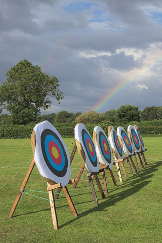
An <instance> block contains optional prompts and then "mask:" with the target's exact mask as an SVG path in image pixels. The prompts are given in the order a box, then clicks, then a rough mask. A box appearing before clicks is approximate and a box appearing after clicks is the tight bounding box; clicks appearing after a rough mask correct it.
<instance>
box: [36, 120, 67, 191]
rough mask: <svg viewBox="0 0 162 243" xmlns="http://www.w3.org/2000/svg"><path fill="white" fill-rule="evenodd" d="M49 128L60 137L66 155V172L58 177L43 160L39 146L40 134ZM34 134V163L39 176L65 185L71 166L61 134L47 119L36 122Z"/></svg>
mask: <svg viewBox="0 0 162 243" xmlns="http://www.w3.org/2000/svg"><path fill="white" fill-rule="evenodd" d="M46 129H49V130H51V131H53V132H54V133H55V134H56V135H57V136H58V137H59V139H60V141H61V142H62V145H63V147H64V149H65V152H66V155H67V160H68V167H67V172H66V174H65V175H64V176H63V177H58V176H57V175H55V174H54V173H53V172H52V171H51V170H50V169H49V168H48V166H47V165H46V162H45V161H44V157H43V153H42V148H41V134H42V132H43V131H44V130H46ZM33 130H34V132H35V135H36V146H35V152H34V160H35V163H36V166H37V168H38V171H39V173H40V175H41V176H43V177H45V178H47V179H50V180H52V181H54V182H56V183H60V184H61V185H62V186H66V185H67V184H68V182H69V180H70V176H71V168H70V159H69V154H68V151H67V148H66V144H65V143H64V141H63V139H62V137H61V135H60V134H59V132H58V131H57V129H56V128H55V127H54V126H53V125H52V124H51V123H50V122H48V121H43V122H40V123H38V124H37V125H36V126H35V127H34V128H33Z"/></svg>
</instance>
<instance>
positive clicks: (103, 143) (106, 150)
mask: <svg viewBox="0 0 162 243" xmlns="http://www.w3.org/2000/svg"><path fill="white" fill-rule="evenodd" d="M99 145H100V148H101V153H102V155H103V157H104V159H105V160H106V161H107V162H108V163H109V164H110V163H111V149H110V145H109V143H108V141H107V138H106V136H105V134H104V133H103V132H101V131H100V132H99Z"/></svg>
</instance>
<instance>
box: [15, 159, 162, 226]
mask: <svg viewBox="0 0 162 243" xmlns="http://www.w3.org/2000/svg"><path fill="white" fill-rule="evenodd" d="M159 166H162V161H157V162H155V163H153V164H151V163H150V164H149V165H148V166H147V167H146V168H145V170H143V171H142V173H141V174H140V175H138V176H132V177H131V178H129V179H128V180H127V181H126V182H125V183H124V184H123V185H120V186H118V187H116V188H115V190H111V192H114V191H117V190H121V189H122V191H121V192H118V193H115V194H113V195H111V196H110V197H109V198H107V199H105V200H104V201H103V202H101V203H100V204H99V207H93V208H91V209H89V210H87V211H85V212H83V213H80V214H79V215H78V217H76V218H74V219H72V220H70V221H68V222H66V223H64V224H62V225H61V226H60V228H62V227H64V226H66V225H69V224H70V223H72V222H74V221H76V220H78V219H79V218H81V217H85V216H87V215H88V214H89V213H92V212H94V211H104V209H105V208H107V207H109V206H112V205H114V204H115V203H117V202H119V201H121V200H123V199H125V198H127V197H129V196H131V195H133V194H134V193H137V192H138V191H139V190H141V189H142V188H143V187H145V186H147V185H148V184H149V183H150V182H151V180H150V179H151V177H152V176H153V175H154V174H153V173H154V172H155V171H156V170H157V168H158V167H159ZM148 179H149V180H148ZM125 187H131V188H128V189H126V190H123V189H124V188H125ZM76 190H77V189H76ZM83 194H90V193H83V192H82V193H80V194H78V196H79V195H83ZM75 196H76V195H75ZM90 196H91V195H90ZM72 197H73V196H72ZM89 202H91V201H89V200H87V201H83V202H79V203H75V205H79V204H84V203H89ZM65 206H67V205H63V206H59V207H57V208H62V207H65ZM42 211H50V208H45V209H41V210H37V211H32V212H26V213H22V214H18V215H15V216H13V218H15V217H18V216H23V215H28V214H35V213H39V212H42Z"/></svg>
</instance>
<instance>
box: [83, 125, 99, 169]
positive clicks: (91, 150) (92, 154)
mask: <svg viewBox="0 0 162 243" xmlns="http://www.w3.org/2000/svg"><path fill="white" fill-rule="evenodd" d="M82 141H83V145H84V148H85V150H86V152H87V155H88V158H89V160H90V162H91V164H92V165H93V166H94V167H97V155H96V151H95V147H94V144H93V141H92V139H91V137H90V135H89V134H88V133H87V131H86V130H85V129H82Z"/></svg>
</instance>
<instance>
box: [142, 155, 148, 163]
mask: <svg viewBox="0 0 162 243" xmlns="http://www.w3.org/2000/svg"><path fill="white" fill-rule="evenodd" d="M141 155H142V159H143V161H144V164H145V165H148V163H147V161H146V157H145V154H144V152H141Z"/></svg>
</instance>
